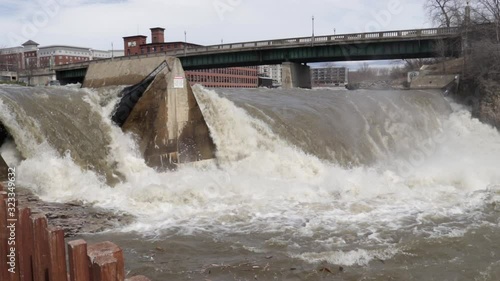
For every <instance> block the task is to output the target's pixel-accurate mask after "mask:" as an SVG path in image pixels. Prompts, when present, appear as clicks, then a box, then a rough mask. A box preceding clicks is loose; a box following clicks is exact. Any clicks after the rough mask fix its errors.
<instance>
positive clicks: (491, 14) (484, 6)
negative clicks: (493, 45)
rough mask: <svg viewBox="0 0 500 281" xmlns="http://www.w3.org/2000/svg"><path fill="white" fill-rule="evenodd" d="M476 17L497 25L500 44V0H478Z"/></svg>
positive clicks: (496, 30) (496, 29)
mask: <svg viewBox="0 0 500 281" xmlns="http://www.w3.org/2000/svg"><path fill="white" fill-rule="evenodd" d="M475 12H476V14H477V15H476V16H477V17H478V18H480V19H482V20H483V21H484V22H486V23H491V24H494V25H495V33H496V41H497V42H500V0H478V6H477V8H476V9H475Z"/></svg>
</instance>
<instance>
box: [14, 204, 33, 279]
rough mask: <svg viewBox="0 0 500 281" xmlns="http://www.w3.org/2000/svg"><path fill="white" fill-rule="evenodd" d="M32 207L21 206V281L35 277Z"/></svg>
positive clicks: (19, 251)
mask: <svg viewBox="0 0 500 281" xmlns="http://www.w3.org/2000/svg"><path fill="white" fill-rule="evenodd" d="M30 216H31V209H30V208H26V207H21V208H19V221H18V234H17V237H16V238H17V239H18V243H17V252H18V255H17V256H18V259H19V273H20V281H32V280H33V279H32V278H33V271H32V269H33V245H34V241H33V226H32V224H31V218H30Z"/></svg>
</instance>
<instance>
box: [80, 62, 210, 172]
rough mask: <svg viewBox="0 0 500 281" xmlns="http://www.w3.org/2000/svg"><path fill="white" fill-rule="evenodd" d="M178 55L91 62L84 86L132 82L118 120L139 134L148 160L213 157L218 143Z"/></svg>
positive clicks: (161, 163) (164, 164)
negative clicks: (212, 134)
mask: <svg viewBox="0 0 500 281" xmlns="http://www.w3.org/2000/svg"><path fill="white" fill-rule="evenodd" d="M185 77H186V76H185V74H184V70H183V69H182V65H181V63H180V61H179V60H178V59H177V58H173V57H161V58H158V57H154V58H143V59H137V60H127V61H107V62H104V63H96V64H91V65H90V66H89V69H88V72H87V76H86V77H85V82H84V86H85V87H92V88H98V87H104V86H115V85H130V84H135V85H134V86H132V87H128V88H126V89H125V91H124V93H123V97H122V101H121V102H120V104H119V105H118V107H117V110H116V113H115V115H114V116H113V120H114V121H115V122H116V123H117V124H118V125H120V126H121V127H122V129H123V131H125V132H130V133H133V134H134V135H136V136H137V139H138V144H139V149H140V152H141V153H142V154H143V156H144V159H145V160H146V163H147V164H148V165H149V166H151V167H155V168H159V169H171V168H174V167H175V166H176V165H177V164H179V163H187V162H193V161H199V160H204V159H211V158H213V157H214V155H215V153H214V152H215V145H214V142H213V140H212V138H211V137H210V132H209V129H208V126H207V124H206V122H205V119H204V118H203V115H202V112H201V109H200V108H199V106H198V103H197V101H196V97H195V96H194V94H193V91H192V89H191V87H190V85H189V83H188V81H187V80H186V78H185Z"/></svg>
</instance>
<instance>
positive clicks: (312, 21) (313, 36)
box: [311, 16, 314, 46]
mask: <svg viewBox="0 0 500 281" xmlns="http://www.w3.org/2000/svg"><path fill="white" fill-rule="evenodd" d="M311 42H312V43H311V44H312V45H313V46H314V16H312V41H311Z"/></svg>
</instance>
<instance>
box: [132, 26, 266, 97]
mask: <svg viewBox="0 0 500 281" xmlns="http://www.w3.org/2000/svg"><path fill="white" fill-rule="evenodd" d="M150 30H151V43H147V36H144V35H134V36H126V37H123V47H124V50H125V56H133V55H141V54H150V53H163V52H168V51H173V50H183V49H185V48H192V47H201V46H202V45H198V44H193V43H189V42H179V41H174V42H165V29H164V28H161V27H153V28H151V29H150ZM186 76H187V77H186V78H187V79H188V81H189V82H190V84H191V85H194V84H201V85H203V86H205V87H214V88H256V87H257V85H258V75H257V67H256V66H253V67H228V68H216V69H203V70H190V71H186Z"/></svg>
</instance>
